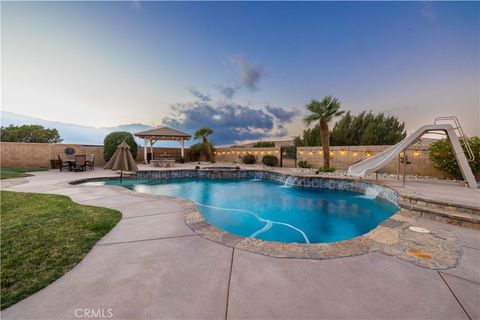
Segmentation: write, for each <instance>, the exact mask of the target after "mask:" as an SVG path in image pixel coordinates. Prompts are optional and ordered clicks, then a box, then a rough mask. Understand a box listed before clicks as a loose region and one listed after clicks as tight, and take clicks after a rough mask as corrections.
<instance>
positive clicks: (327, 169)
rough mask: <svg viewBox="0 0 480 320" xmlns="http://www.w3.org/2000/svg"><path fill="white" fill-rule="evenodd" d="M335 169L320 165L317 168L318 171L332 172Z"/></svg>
mask: <svg viewBox="0 0 480 320" xmlns="http://www.w3.org/2000/svg"><path fill="white" fill-rule="evenodd" d="M334 171H335V168H324V167H321V168H320V169H318V172H334Z"/></svg>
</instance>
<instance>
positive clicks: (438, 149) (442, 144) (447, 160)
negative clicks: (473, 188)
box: [428, 137, 480, 179]
mask: <svg viewBox="0 0 480 320" xmlns="http://www.w3.org/2000/svg"><path fill="white" fill-rule="evenodd" d="M468 141H469V143H470V147H471V148H472V151H473V154H474V155H475V160H474V161H472V162H469V164H470V167H471V168H472V171H473V174H474V175H478V174H479V173H480V138H479V137H472V138H470V139H468ZM461 144H462V146H463V141H462V142H461ZM464 149H465V148H464ZM428 156H429V158H430V160H431V161H432V163H433V166H434V167H435V168H437V169H440V170H442V171H443V172H446V173H447V174H449V175H451V176H452V177H454V178H456V179H463V176H462V172H461V171H460V167H459V166H458V163H457V159H456V158H455V154H454V152H453V149H452V145H451V144H450V141H449V140H447V139H442V140H438V141H436V142H434V143H432V144H431V145H430V146H429V147H428Z"/></svg>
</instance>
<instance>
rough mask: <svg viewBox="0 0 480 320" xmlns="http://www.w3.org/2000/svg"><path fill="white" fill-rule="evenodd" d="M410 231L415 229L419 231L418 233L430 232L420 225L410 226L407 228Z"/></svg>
mask: <svg viewBox="0 0 480 320" xmlns="http://www.w3.org/2000/svg"><path fill="white" fill-rule="evenodd" d="M408 229H410V230H412V231H415V232H420V233H430V230H428V229H425V228H421V227H414V226H411V227H410V228H408Z"/></svg>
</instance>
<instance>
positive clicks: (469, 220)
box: [400, 196, 480, 229]
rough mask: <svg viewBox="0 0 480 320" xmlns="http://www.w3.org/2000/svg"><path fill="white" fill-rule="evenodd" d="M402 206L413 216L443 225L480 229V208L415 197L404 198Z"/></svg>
mask: <svg viewBox="0 0 480 320" xmlns="http://www.w3.org/2000/svg"><path fill="white" fill-rule="evenodd" d="M400 206H401V207H402V208H404V209H408V210H409V211H410V212H411V213H412V214H413V215H416V216H421V217H424V218H427V219H431V220H436V221H439V222H443V223H449V224H456V225H461V226H464V227H467V228H473V229H480V207H475V206H471V205H466V204H459V203H452V202H446V201H438V200H428V199H424V198H419V197H415V196H402V197H401V201H400Z"/></svg>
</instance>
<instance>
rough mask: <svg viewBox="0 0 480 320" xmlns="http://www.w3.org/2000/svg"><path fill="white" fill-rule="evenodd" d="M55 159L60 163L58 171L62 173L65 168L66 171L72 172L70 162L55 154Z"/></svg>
mask: <svg viewBox="0 0 480 320" xmlns="http://www.w3.org/2000/svg"><path fill="white" fill-rule="evenodd" d="M57 157H58V161H59V162H60V171H62V169H63V168H67V169H68V171H71V170H72V165H71V162H70V161H65V160H63V159H62V157H60V155H59V154H57Z"/></svg>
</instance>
